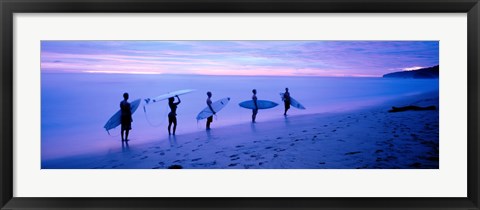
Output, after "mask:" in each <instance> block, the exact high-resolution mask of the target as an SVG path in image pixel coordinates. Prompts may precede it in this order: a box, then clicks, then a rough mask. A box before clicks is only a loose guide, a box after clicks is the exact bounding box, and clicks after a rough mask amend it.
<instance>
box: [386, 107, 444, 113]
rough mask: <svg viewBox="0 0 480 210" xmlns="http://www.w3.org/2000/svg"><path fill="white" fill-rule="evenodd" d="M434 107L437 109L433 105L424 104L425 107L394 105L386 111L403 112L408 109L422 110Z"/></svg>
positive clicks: (433, 108)
mask: <svg viewBox="0 0 480 210" xmlns="http://www.w3.org/2000/svg"><path fill="white" fill-rule="evenodd" d="M435 109H437V108H436V107H435V106H426V107H420V106H402V107H394V106H392V109H390V110H388V112H404V111H408V110H413V111H424V110H435Z"/></svg>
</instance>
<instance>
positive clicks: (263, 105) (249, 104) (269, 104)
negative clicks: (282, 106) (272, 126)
mask: <svg viewBox="0 0 480 210" xmlns="http://www.w3.org/2000/svg"><path fill="white" fill-rule="evenodd" d="M238 105H240V106H241V107H243V108H245V109H255V104H254V103H253V100H249V101H244V102H242V103H239V104H238ZM277 105H278V104H277V103H275V102H273V101H267V100H257V106H258V108H259V109H270V108H273V107H276V106H277Z"/></svg>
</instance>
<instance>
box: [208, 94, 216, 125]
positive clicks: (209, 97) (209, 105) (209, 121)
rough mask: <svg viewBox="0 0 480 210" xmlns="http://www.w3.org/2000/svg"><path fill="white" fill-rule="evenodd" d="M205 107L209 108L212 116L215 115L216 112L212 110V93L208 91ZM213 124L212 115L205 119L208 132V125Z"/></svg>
mask: <svg viewBox="0 0 480 210" xmlns="http://www.w3.org/2000/svg"><path fill="white" fill-rule="evenodd" d="M207 96H208V98H207V106H208V108H210V111H212V113H213V114H216V112H215V111H214V110H213V108H212V100H211V98H212V93H211V92H210V91H208V92H207ZM212 122H213V115H212V116H210V117H208V118H207V130H210V123H212Z"/></svg>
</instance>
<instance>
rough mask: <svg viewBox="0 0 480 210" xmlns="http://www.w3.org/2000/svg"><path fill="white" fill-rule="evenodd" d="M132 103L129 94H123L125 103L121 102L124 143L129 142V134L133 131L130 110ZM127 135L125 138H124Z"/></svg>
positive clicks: (121, 132)
mask: <svg viewBox="0 0 480 210" xmlns="http://www.w3.org/2000/svg"><path fill="white" fill-rule="evenodd" d="M130 107H131V106H130V103H128V93H124V94H123V101H121V102H120V113H121V114H120V124H121V129H120V134H121V136H122V141H128V133H129V131H130V130H131V129H132V121H133V120H132V110H131V108H130ZM124 133H125V138H123V137H124Z"/></svg>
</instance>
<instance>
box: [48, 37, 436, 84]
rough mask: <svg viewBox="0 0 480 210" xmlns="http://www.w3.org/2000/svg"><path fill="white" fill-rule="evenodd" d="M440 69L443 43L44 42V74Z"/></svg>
mask: <svg viewBox="0 0 480 210" xmlns="http://www.w3.org/2000/svg"><path fill="white" fill-rule="evenodd" d="M438 64H439V43H438V41H42V42H41V71H42V73H122V74H201V75H248V76H256V75H262V76H333V77H342V76H343V77H381V76H382V75H383V74H386V73H391V72H395V71H409V70H416V69H419V68H423V67H431V66H435V65H438Z"/></svg>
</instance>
